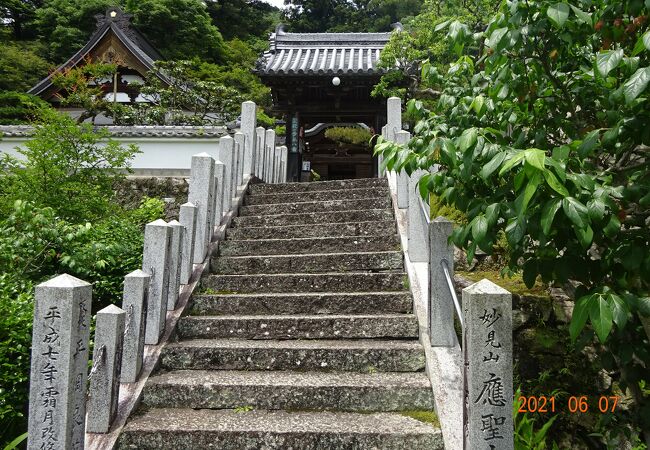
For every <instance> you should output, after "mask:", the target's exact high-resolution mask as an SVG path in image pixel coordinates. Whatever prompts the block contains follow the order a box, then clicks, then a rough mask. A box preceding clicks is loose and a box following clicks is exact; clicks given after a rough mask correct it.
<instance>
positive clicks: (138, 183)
mask: <svg viewBox="0 0 650 450" xmlns="http://www.w3.org/2000/svg"><path fill="white" fill-rule="evenodd" d="M188 191H189V179H188V178H180V177H129V178H127V179H125V180H123V181H121V182H120V183H118V184H117V185H116V186H115V193H116V194H117V200H118V202H119V203H120V204H122V205H123V206H125V207H127V208H137V207H138V206H139V205H140V203H141V202H142V199H143V198H144V197H151V198H159V199H161V200H163V201H164V202H165V217H164V219H165V220H166V221H170V220H172V219H174V218H176V217H178V214H179V210H180V207H181V205H182V204H183V203H185V202H187V194H188Z"/></svg>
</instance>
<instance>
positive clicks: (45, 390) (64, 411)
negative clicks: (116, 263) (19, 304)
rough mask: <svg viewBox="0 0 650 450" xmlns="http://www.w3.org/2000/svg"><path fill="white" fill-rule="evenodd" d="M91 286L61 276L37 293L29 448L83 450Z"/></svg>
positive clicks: (37, 287)
mask: <svg viewBox="0 0 650 450" xmlns="http://www.w3.org/2000/svg"><path fill="white" fill-rule="evenodd" d="M91 302H92V285H91V284H89V283H86V282H85V281H82V280H79V279H77V278H75V277H72V276H70V275H59V276H58V277H55V278H53V279H51V280H49V281H46V282H44V283H41V284H39V285H38V286H36V289H35V301H34V327H33V331H32V358H31V375H30V386H29V416H28V419H29V425H28V435H27V436H28V437H27V448H28V449H29V450H40V449H43V448H56V449H83V448H84V433H85V425H86V399H85V397H86V379H87V374H88V343H89V338H90V305H91Z"/></svg>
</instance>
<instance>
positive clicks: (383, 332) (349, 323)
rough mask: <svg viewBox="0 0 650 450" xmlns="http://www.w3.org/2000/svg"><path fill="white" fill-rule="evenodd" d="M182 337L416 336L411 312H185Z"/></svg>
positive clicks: (300, 337) (404, 337)
mask: <svg viewBox="0 0 650 450" xmlns="http://www.w3.org/2000/svg"><path fill="white" fill-rule="evenodd" d="M176 332H177V333H178V336H179V337H180V338H181V339H193V338H195V339H207V338H216V339H218V338H238V339H368V338H373V339H374V338H386V339H408V338H410V339H417V337H418V321H417V319H416V318H415V316H414V315H413V314H383V315H379V314H373V315H324V314H321V315H283V316H269V315H264V316H185V317H182V318H181V320H180V321H179V323H178V325H177V328H176Z"/></svg>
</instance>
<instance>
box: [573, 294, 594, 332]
mask: <svg viewBox="0 0 650 450" xmlns="http://www.w3.org/2000/svg"><path fill="white" fill-rule="evenodd" d="M591 298H592V295H585V296H584V297H580V298H579V299H578V300H577V301H576V303H575V306H574V307H573V316H572V317H571V324H570V325H569V335H571V340H572V341H573V342H575V340H576V339H577V337H578V336H579V335H580V332H581V331H582V329H583V328H584V327H585V324H586V323H587V318H588V317H589V303H590V300H591Z"/></svg>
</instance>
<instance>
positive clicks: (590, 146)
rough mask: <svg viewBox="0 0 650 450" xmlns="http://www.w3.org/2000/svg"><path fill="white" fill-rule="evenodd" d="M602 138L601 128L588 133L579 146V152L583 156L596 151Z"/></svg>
mask: <svg viewBox="0 0 650 450" xmlns="http://www.w3.org/2000/svg"><path fill="white" fill-rule="evenodd" d="M599 138H600V130H593V131H590V132H589V133H587V136H585V138H584V139H583V141H582V143H581V144H580V146H579V147H578V154H579V155H580V157H581V158H584V157H586V156H589V155H591V153H592V152H593V151H594V149H595V148H596V146H597V145H598V143H599V142H600V141H599Z"/></svg>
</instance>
